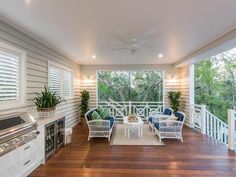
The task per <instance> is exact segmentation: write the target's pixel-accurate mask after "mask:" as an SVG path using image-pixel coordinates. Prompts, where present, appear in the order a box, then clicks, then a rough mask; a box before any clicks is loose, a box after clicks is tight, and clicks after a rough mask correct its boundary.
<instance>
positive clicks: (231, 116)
mask: <svg viewBox="0 0 236 177" xmlns="http://www.w3.org/2000/svg"><path fill="white" fill-rule="evenodd" d="M234 134H235V111H234V110H232V109H228V148H229V149H230V150H235V143H234Z"/></svg>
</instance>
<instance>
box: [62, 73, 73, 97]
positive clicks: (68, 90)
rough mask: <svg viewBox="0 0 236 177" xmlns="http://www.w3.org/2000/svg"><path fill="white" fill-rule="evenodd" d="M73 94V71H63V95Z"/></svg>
mask: <svg viewBox="0 0 236 177" xmlns="http://www.w3.org/2000/svg"><path fill="white" fill-rule="evenodd" d="M71 95H72V72H71V71H65V70H64V71H63V96H65V97H67V96H71Z"/></svg>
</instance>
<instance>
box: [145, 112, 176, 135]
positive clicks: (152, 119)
mask: <svg viewBox="0 0 236 177" xmlns="http://www.w3.org/2000/svg"><path fill="white" fill-rule="evenodd" d="M172 113H173V109H171V108H165V110H164V111H163V113H159V112H155V111H154V112H150V113H149V117H148V119H147V122H148V125H149V126H150V127H151V129H152V131H153V132H154V130H155V127H154V123H156V122H159V121H160V120H161V119H162V118H163V116H167V117H169V116H170V115H172Z"/></svg>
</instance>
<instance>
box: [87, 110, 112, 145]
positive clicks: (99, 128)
mask: <svg viewBox="0 0 236 177" xmlns="http://www.w3.org/2000/svg"><path fill="white" fill-rule="evenodd" d="M95 110H96V108H93V109H91V110H89V111H88V112H87V113H86V114H85V119H86V122H87V125H88V128H89V134H88V140H90V138H92V137H106V138H108V141H110V139H111V134H112V131H113V128H114V118H113V117H109V119H107V120H103V119H101V120H92V118H91V116H92V113H93V111H95Z"/></svg>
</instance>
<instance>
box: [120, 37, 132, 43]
mask: <svg viewBox="0 0 236 177" xmlns="http://www.w3.org/2000/svg"><path fill="white" fill-rule="evenodd" d="M117 40H118V41H121V42H123V43H125V44H130V43H131V41H130V40H127V39H122V38H117Z"/></svg>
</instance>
